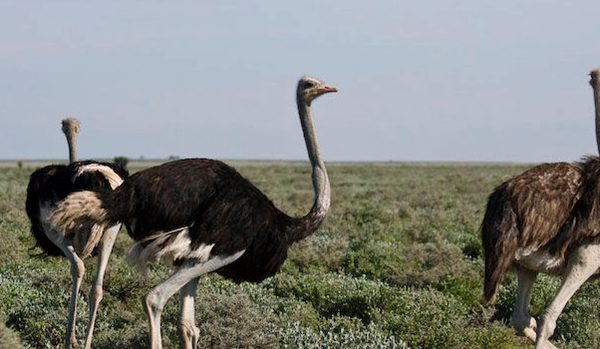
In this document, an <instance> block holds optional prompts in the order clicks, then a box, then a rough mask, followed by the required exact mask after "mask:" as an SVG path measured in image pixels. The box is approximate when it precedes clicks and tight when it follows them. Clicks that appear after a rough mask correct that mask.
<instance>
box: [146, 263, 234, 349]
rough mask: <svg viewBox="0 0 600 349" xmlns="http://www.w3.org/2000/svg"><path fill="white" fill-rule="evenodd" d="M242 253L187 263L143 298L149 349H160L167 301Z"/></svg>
mask: <svg viewBox="0 0 600 349" xmlns="http://www.w3.org/2000/svg"><path fill="white" fill-rule="evenodd" d="M243 253H244V251H240V252H237V253H234V254H232V255H220V256H217V257H213V258H212V259H209V260H208V261H206V262H201V263H199V262H194V261H189V263H186V264H184V265H183V266H182V267H181V268H180V269H179V270H178V271H177V272H175V274H173V275H171V277H170V278H168V279H167V280H166V281H164V282H163V283H162V284H160V285H158V286H156V287H155V288H153V289H152V290H151V291H150V292H149V293H148V294H147V295H146V297H144V299H143V302H142V305H143V307H144V310H145V311H146V314H148V324H149V326H150V347H151V348H152V349H162V339H161V336H160V316H161V314H162V310H163V308H164V306H165V303H166V302H167V300H168V299H169V298H171V296H173V294H175V292H177V291H179V290H180V289H181V288H182V287H183V286H185V285H186V284H187V283H189V282H190V281H192V280H193V279H195V278H198V277H200V276H202V275H204V274H207V273H210V272H213V271H215V270H217V269H219V268H222V267H224V266H226V265H228V264H231V263H233V262H234V261H236V260H237V259H238V258H240V257H241V256H242V254H243Z"/></svg>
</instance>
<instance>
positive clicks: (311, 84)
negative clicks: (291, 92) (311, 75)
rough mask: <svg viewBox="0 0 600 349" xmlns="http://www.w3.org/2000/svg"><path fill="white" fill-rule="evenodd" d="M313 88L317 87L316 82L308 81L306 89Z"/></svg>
mask: <svg viewBox="0 0 600 349" xmlns="http://www.w3.org/2000/svg"><path fill="white" fill-rule="evenodd" d="M313 87H315V83H314V82H311V81H308V82H307V83H306V88H313Z"/></svg>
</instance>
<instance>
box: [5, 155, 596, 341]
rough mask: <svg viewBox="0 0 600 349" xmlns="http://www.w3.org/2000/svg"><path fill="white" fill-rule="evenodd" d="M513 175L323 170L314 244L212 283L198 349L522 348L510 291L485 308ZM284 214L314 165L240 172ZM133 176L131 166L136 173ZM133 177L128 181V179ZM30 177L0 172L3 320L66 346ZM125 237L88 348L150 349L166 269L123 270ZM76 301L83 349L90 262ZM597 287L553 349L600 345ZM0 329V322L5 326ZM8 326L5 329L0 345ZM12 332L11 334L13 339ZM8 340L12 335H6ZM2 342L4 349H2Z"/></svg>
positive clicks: (170, 309) (59, 295)
mask: <svg viewBox="0 0 600 349" xmlns="http://www.w3.org/2000/svg"><path fill="white" fill-rule="evenodd" d="M526 168H527V166H510V165H492V166H484V165H481V166H479V165H464V166H462V165H439V166H437V165H398V164H379V165H369V164H361V165H332V166H329V168H328V169H329V173H330V179H331V185H332V205H331V211H330V215H329V217H328V218H327V220H326V222H325V224H324V225H323V227H322V228H321V229H320V230H319V232H317V233H316V234H315V235H314V236H312V237H310V238H308V239H307V240H305V241H302V242H300V243H298V244H296V245H294V246H293V247H292V248H291V250H290V253H289V258H288V261H287V262H286V263H285V264H284V266H283V268H282V270H281V271H280V272H279V273H278V274H277V275H276V276H275V277H272V278H270V279H267V280H265V281H264V282H262V283H260V284H248V283H242V284H239V285H238V284H234V283H232V282H229V281H227V280H224V279H223V278H221V277H219V276H216V275H211V276H208V277H205V278H203V279H202V280H201V282H200V284H199V287H198V295H197V297H196V323H197V325H198V327H199V328H200V331H201V333H200V346H201V347H207V348H336V349H337V348H344V349H349V348H413V349H416V348H423V349H434V348H435V349H439V348H456V349H459V348H482V349H483V348H501V349H511V348H523V347H533V346H532V345H531V344H530V343H529V342H528V340H526V339H525V338H523V337H519V336H517V335H516V334H515V332H514V331H513V330H512V327H510V325H509V322H510V315H511V311H512V306H513V303H514V298H515V288H516V282H515V279H514V277H513V276H510V277H509V278H508V279H507V280H506V281H505V282H504V284H503V286H502V287H501V289H500V293H499V295H498V301H497V302H496V303H495V304H494V305H492V306H490V307H484V306H483V304H482V303H483V302H482V282H483V280H482V264H483V259H482V258H483V252H482V247H481V243H480V239H479V224H480V222H481V218H482V216H483V212H484V210H485V202H486V198H487V195H488V194H489V193H490V192H491V190H492V189H493V188H494V186H496V185H497V184H499V183H500V182H501V181H502V180H503V179H505V178H507V177H508V176H510V175H513V174H516V173H519V172H521V171H523V170H525V169H526ZM238 170H239V171H240V172H242V174H244V175H245V176H246V177H247V178H249V179H250V180H251V181H252V182H253V183H255V184H256V185H257V186H258V187H259V188H260V189H261V190H263V191H264V192H265V193H266V194H267V195H269V197H271V198H272V199H273V201H274V202H275V204H276V205H277V206H278V207H279V208H281V209H283V210H284V211H285V212H288V213H289V214H293V215H302V214H304V213H305V212H307V211H308V210H309V208H310V205H311V204H312V199H313V192H312V185H311V181H310V168H309V166H308V165H306V166H304V165H301V166H295V165H294V166H269V165H265V164H264V163H263V164H261V165H260V166H252V165H244V166H241V167H238ZM134 171H135V169H134ZM134 171H133V172H134ZM30 172H31V169H26V168H25V169H20V168H5V169H0V234H1V236H2V244H0V312H3V313H4V314H5V317H4V321H5V322H6V325H7V326H8V328H9V330H10V331H14V332H17V333H18V334H19V336H20V337H21V340H22V342H23V344H24V345H25V347H31V348H54V347H60V346H61V345H62V342H63V337H64V331H65V328H66V313H67V309H66V306H67V303H68V297H69V291H70V274H69V264H68V262H67V261H66V260H63V259H57V258H48V257H32V256H30V254H36V253H38V252H39V251H37V250H32V251H30V250H29V248H30V247H31V246H33V245H34V242H33V239H32V238H31V237H30V234H29V222H28V220H27V217H26V215H25V211H24V205H25V189H26V186H27V181H28V176H29V173H30ZM129 243H130V239H129V237H128V236H127V234H126V232H125V231H122V232H121V234H120V236H119V238H118V240H117V243H116V246H115V249H114V251H113V255H112V257H111V260H110V263H109V268H108V271H107V273H106V280H105V295H104V299H103V300H102V303H101V308H100V311H99V314H98V320H97V323H96V331H95V335H94V343H93V346H94V348H102V349H108V348H126V349H127V348H131V349H134V348H140V347H146V346H147V342H148V339H147V337H148V333H147V331H148V329H147V320H146V315H145V314H144V312H143V310H142V308H141V303H140V298H141V297H142V296H143V295H144V294H145V293H146V292H147V291H148V290H149V289H150V288H151V287H152V286H154V285H156V284H157V283H158V282H159V281H161V280H164V279H165V278H166V277H167V276H168V275H169V273H170V269H169V268H168V267H166V266H164V265H160V264H159V265H153V266H152V267H151V268H150V270H149V272H148V273H147V274H146V275H141V274H139V273H138V272H137V271H136V270H134V269H132V268H130V267H129V266H127V265H126V263H125V261H124V255H125V251H126V249H127V247H128V245H129ZM86 267H87V270H88V271H87V273H86V277H85V279H84V284H83V286H82V290H83V292H82V294H81V295H80V301H79V312H78V322H77V333H78V339H79V341H80V344H82V341H83V338H84V332H85V326H86V322H87V306H88V304H87V300H88V292H89V287H90V282H91V279H92V275H93V272H94V269H95V260H88V261H86ZM558 284H559V280H557V279H556V278H551V277H545V276H542V277H540V278H539V281H538V282H537V283H536V287H535V290H534V294H533V299H532V306H531V311H532V312H533V313H534V314H537V313H539V312H540V311H541V310H542V309H543V308H544V306H545V305H546V304H547V302H548V301H549V300H550V299H551V298H552V297H553V294H554V292H555V290H556V288H557V287H558ZM599 298H600V288H599V287H598V285H597V284H595V283H590V284H586V285H585V286H584V287H582V289H581V290H580V292H578V293H577V294H576V295H575V297H574V298H573V300H572V301H571V302H570V303H569V304H568V305H567V307H566V309H565V311H564V313H563V315H562V316H561V317H560V318H559V321H558V326H557V329H556V332H555V335H554V338H553V340H554V342H555V343H556V344H557V345H558V346H559V347H561V348H589V347H597V346H599V345H600V334H599V333H600V331H598V330H599V329H600V303H599V302H597V301H596V300H597V299H599ZM177 303H178V302H177V297H173V299H171V300H170V301H169V302H168V303H167V307H166V309H165V311H164V315H163V321H162V330H163V338H164V344H165V347H168V348H173V347H178V342H179V339H178V337H177V330H176V325H177V317H178V311H179V307H178V304H177ZM2 323H3V322H0V326H1V325H2ZM4 331H5V329H4V328H2V327H0V338H4V337H3V336H4V333H5V332H4ZM9 335H10V334H9ZM12 338H14V337H12ZM1 347H2V346H1V344H0V348H1Z"/></svg>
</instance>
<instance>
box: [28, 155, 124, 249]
mask: <svg viewBox="0 0 600 349" xmlns="http://www.w3.org/2000/svg"><path fill="white" fill-rule="evenodd" d="M127 176H128V172H127V171H126V170H124V169H123V168H121V167H120V166H116V165H115V164H111V163H106V162H97V161H90V160H87V161H78V162H74V163H71V164H68V165H49V166H45V167H42V168H40V169H38V170H36V171H34V172H33V173H32V174H31V175H30V177H29V185H28V186H27V199H26V202H25V210H26V211H27V216H28V217H29V220H30V221H31V233H32V234H33V236H34V237H35V240H36V246H38V247H40V248H41V249H42V250H43V251H44V253H46V254H48V255H51V256H59V255H64V254H63V252H62V251H61V249H60V248H59V247H58V246H56V244H54V243H53V242H52V241H50V239H49V238H48V236H47V235H46V233H45V231H44V230H45V229H46V228H45V227H47V222H45V219H47V217H43V215H42V214H41V212H40V209H41V208H42V207H45V208H46V209H49V210H52V209H53V208H54V207H55V206H56V203H57V202H59V201H61V200H63V199H64V198H66V197H67V196H68V195H69V194H71V193H74V192H76V191H81V190H92V191H96V190H99V189H112V188H113V187H116V186H118V185H119V184H120V182H122V180H123V179H125V178H127Z"/></svg>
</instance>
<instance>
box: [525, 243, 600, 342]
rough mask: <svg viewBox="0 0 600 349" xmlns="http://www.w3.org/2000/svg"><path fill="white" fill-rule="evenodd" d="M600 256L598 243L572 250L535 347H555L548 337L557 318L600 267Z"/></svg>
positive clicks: (538, 333)
mask: <svg viewBox="0 0 600 349" xmlns="http://www.w3.org/2000/svg"><path fill="white" fill-rule="evenodd" d="M599 256H600V245H596V244H594V245H583V246H579V247H578V248H577V249H575V250H574V251H573V252H571V254H570V255H569V257H568V259H567V263H568V265H567V269H566V272H565V276H564V277H563V281H562V284H561V285H560V288H559V289H558V292H557V293H556V296H555V297H554V299H553V300H552V303H550V305H549V306H548V307H547V308H546V309H545V310H544V312H543V313H542V315H541V316H540V324H539V325H538V332H537V338H536V339H537V340H536V342H535V349H548V348H554V346H553V345H552V344H551V343H550V342H549V341H548V338H550V337H551V336H552V334H553V333H554V329H555V328H556V319H557V318H558V316H559V315H560V313H561V312H562V311H563V309H564V307H565V305H567V302H568V301H569V299H571V297H572V296H573V294H575V292H576V291H577V290H578V289H579V287H581V285H582V284H583V283H584V282H585V281H586V280H587V279H589V277H590V276H592V275H593V274H594V273H595V272H596V271H597V270H598V268H600V258H598V257H599Z"/></svg>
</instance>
